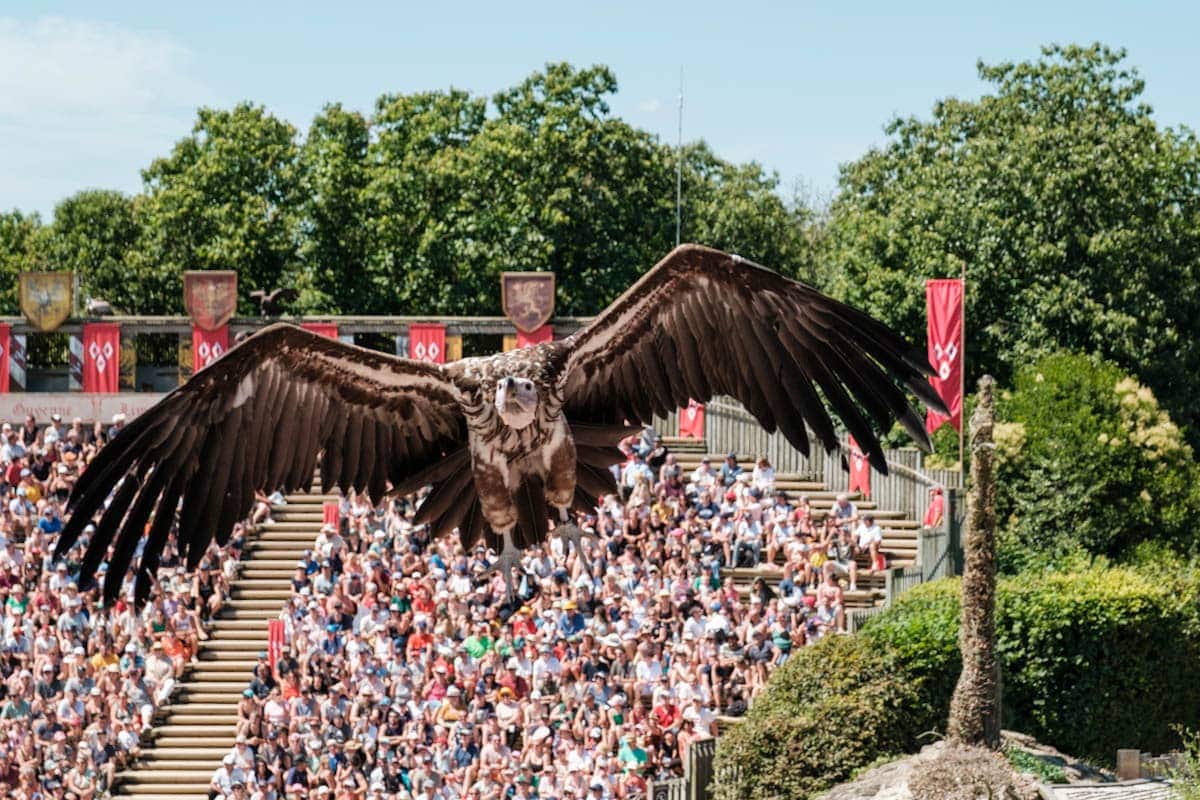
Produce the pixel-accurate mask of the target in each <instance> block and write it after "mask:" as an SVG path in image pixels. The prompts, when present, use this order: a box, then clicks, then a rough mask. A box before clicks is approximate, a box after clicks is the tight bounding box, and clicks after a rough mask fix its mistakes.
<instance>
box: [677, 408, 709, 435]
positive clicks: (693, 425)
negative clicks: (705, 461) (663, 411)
mask: <svg viewBox="0 0 1200 800" xmlns="http://www.w3.org/2000/svg"><path fill="white" fill-rule="evenodd" d="M679 435H680V436H684V437H687V438H689V439H703V438H704V404H703V403H697V402H696V401H695V400H689V401H688V405H687V408H681V409H679Z"/></svg>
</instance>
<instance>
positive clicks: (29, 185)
mask: <svg viewBox="0 0 1200 800" xmlns="http://www.w3.org/2000/svg"><path fill="white" fill-rule="evenodd" d="M971 5H975V4H968V3H962V2H954V3H951V2H924V3H907V4H897V3H873V2H860V3H858V4H847V3H838V4H833V3H830V4H811V3H759V2H748V1H746V0H743V1H742V2H729V0H723V1H722V2H707V1H706V0H695V1H694V2H688V3H677V4H671V3H652V2H639V3H630V2H607V3H591V4H583V3H567V2H552V3H494V2H489V3H473V2H458V3H446V2H441V3H439V2H432V3H431V2H422V3H404V2H391V3H351V2H341V3H330V2H321V3H304V2H290V3H277V2H265V1H260V2H245V0H243V2H240V3H226V2H206V3H173V2H168V3H164V2H161V0H160V1H159V2H154V3H133V2H128V3H94V2H87V3H84V2H77V3H38V2H26V3H21V4H17V3H15V2H12V0H0V208H4V209H8V208H14V207H16V208H20V209H23V210H26V211H39V212H41V213H42V214H43V215H45V216H49V214H50V212H51V211H52V209H53V207H54V204H55V202H57V201H58V200H60V199H61V198H63V197H65V196H66V195H69V194H71V193H73V192H75V191H77V190H79V189H83V188H89V187H106V188H115V189H121V190H124V191H130V192H132V191H137V190H138V189H139V187H140V175H139V170H140V169H141V168H142V167H144V166H146V165H147V164H148V163H149V162H150V160H151V159H152V158H154V157H155V156H158V155H162V154H164V153H166V152H167V151H168V150H169V148H170V146H171V144H172V143H173V142H174V141H175V140H177V139H179V138H180V137H181V136H183V135H185V134H186V133H187V131H188V130H189V128H190V126H191V123H192V120H193V118H194V111H195V109H196V107H197V106H198V105H201V104H205V105H215V106H228V105H231V104H233V103H235V102H237V101H239V100H244V99H245V100H252V101H254V102H257V103H261V104H263V105H265V106H267V107H268V108H269V109H270V110H271V111H273V112H274V113H276V114H279V115H280V116H283V117H285V118H287V119H288V120H290V121H292V122H293V123H295V124H296V125H297V126H298V127H300V128H301V129H302V130H303V129H304V128H306V127H307V124H308V122H309V120H311V118H312V116H313V114H314V113H316V111H317V110H318V109H319V108H320V107H321V106H322V105H323V104H324V103H326V102H328V101H335V100H336V101H341V102H342V103H344V104H345V105H348V106H351V107H354V108H358V109H361V110H364V111H365V110H369V109H370V108H371V106H372V104H373V101H374V99H375V98H376V97H377V96H378V95H380V94H381V93H383V92H406V91H414V90H420V89H432V88H444V87H447V86H451V85H453V86H456V87H459V88H464V89H468V90H471V91H473V92H476V93H484V94H491V93H492V92H494V91H495V90H497V89H500V88H503V87H506V86H510V85H512V84H514V83H516V82H517V81H519V80H520V79H521V78H523V77H524V76H525V75H527V74H529V72H531V71H532V70H534V69H537V68H538V67H540V66H541V65H542V64H544V63H545V62H547V61H559V60H566V61H570V62H572V63H575V64H580V65H582V64H592V63H604V64H608V65H609V66H611V67H612V68H613V69H614V70H615V72H616V74H617V77H618V79H619V81H620V84H621V91H620V93H619V94H618V96H617V97H616V98H615V100H614V102H613V104H612V105H613V109H614V111H615V112H616V113H617V114H619V115H620V116H622V117H624V118H625V119H627V120H628V121H630V122H631V123H633V124H636V125H638V126H641V127H644V128H647V129H649V130H651V131H654V132H656V133H659V134H660V135H662V136H664V137H665V138H667V139H668V140H669V141H674V139H675V125H676V103H677V94H678V80H679V70H680V67H682V68H683V70H684V81H685V88H684V93H685V109H684V137H685V139H696V138H703V139H706V140H707V141H708V142H709V143H710V144H711V145H712V146H713V148H714V149H715V150H716V151H717V152H718V153H719V154H720V155H722V156H724V157H726V158H730V159H734V160H739V161H740V160H749V159H754V160H757V161H759V162H761V163H763V164H764V165H766V166H767V167H768V168H770V169H774V170H777V171H778V172H779V175H780V177H781V178H782V180H783V182H784V184H785V186H787V187H790V186H791V185H793V183H795V182H796V181H803V182H805V183H806V184H807V185H808V186H809V187H811V189H812V190H813V191H815V192H816V193H817V194H818V195H824V196H827V195H828V194H830V193H831V192H832V190H833V189H834V187H835V185H836V180H837V167H838V164H839V163H842V162H844V161H847V160H851V159H853V158H855V157H857V156H858V155H859V154H861V153H863V152H864V151H865V150H866V149H867V148H869V147H870V146H871V145H873V144H879V143H881V142H882V141H883V140H884V136H883V133H882V126H883V125H884V124H885V123H886V121H887V120H888V119H890V118H891V117H893V116H895V115H897V114H899V115H910V114H916V115H918V116H926V115H927V114H928V112H929V109H930V108H931V106H932V104H933V102H934V100H935V99H937V98H939V97H945V96H948V95H957V96H961V97H972V96H977V95H978V94H979V93H980V91H981V90H982V85H981V84H980V83H979V81H978V80H977V78H976V74H975V62H976V59H978V58H983V59H984V60H986V61H1000V60H1021V59H1026V58H1032V57H1034V56H1035V55H1036V54H1037V50H1038V46H1039V45H1040V44H1042V43H1047V42H1053V41H1057V42H1064V43H1065V42H1072V41H1074V42H1091V41H1095V40H1099V41H1103V42H1106V43H1108V44H1111V45H1114V46H1124V47H1126V48H1128V50H1129V55H1130V61H1131V63H1133V64H1135V65H1136V66H1137V67H1138V68H1139V69H1140V71H1141V73H1142V76H1143V77H1144V78H1145V79H1146V81H1147V84H1148V86H1147V92H1146V98H1145V99H1146V100H1147V101H1148V102H1150V103H1151V104H1152V105H1153V106H1154V108H1155V111H1156V116H1157V119H1158V120H1159V121H1160V123H1163V124H1168V125H1178V124H1186V125H1189V126H1192V127H1200V88H1198V83H1197V77H1198V76H1200V48H1197V47H1195V43H1194V39H1195V33H1196V31H1197V30H1200V4H1197V3H1182V2H1180V3H1165V2H1142V3H1137V4H1134V3H1119V2H1109V1H1106V0H1093V1H1092V2H1087V3H1082V2H1059V3H1053V2H1044V0H1043V2H1036V3H1035V2H1025V0H1013V1H1011V2H1007V3H989V4H986V5H984V4H978V5H979V9H978V10H971V8H970V6H971ZM850 7H853V8H854V10H853V11H850V10H848V9H849V8H850ZM898 9H902V10H898Z"/></svg>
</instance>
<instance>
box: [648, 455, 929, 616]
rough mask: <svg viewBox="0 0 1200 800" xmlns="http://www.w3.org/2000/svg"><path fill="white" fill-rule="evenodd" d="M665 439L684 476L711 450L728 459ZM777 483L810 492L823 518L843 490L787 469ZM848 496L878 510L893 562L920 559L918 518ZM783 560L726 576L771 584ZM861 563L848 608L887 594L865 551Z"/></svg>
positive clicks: (745, 583) (746, 460)
mask: <svg viewBox="0 0 1200 800" xmlns="http://www.w3.org/2000/svg"><path fill="white" fill-rule="evenodd" d="M663 443H664V444H666V446H667V447H668V449H670V451H671V452H673V453H675V457H676V459H677V460H678V461H679V464H680V466H682V467H683V471H684V475H685V476H686V475H689V474H690V473H691V472H692V470H694V469H695V468H696V467H698V466H700V459H701V458H703V457H704V456H705V455H708V457H709V459H710V460H711V462H712V466H713V469H718V468H720V466H721V464H722V463H724V461H725V456H726V453H709V452H707V451H708V447H707V444H706V443H705V442H704V441H701V440H697V439H680V438H673V437H663ZM753 457H754V454H753V453H739V454H738V463H739V464H741V465H742V467H743V468H745V469H753V467H754V464H753V463H752V462H751V461H750V459H752V458H753ZM775 486H776V488H778V489H782V490H783V491H785V492H787V495H788V498H789V499H790V500H793V501H795V500H796V499H797V498H798V497H800V496H801V495H803V496H805V497H807V498H808V501H809V505H811V506H812V507H813V508H814V509H815V510H816V517H817V519H821V518H823V516H824V514H825V513H828V511H829V509H830V508H832V507H833V504H834V502H835V500H836V499H837V495H838V493H839V490H838V489H836V488H834V487H829V486H826V485H825V484H824V483H822V482H820V481H811V480H806V478H805V476H803V475H799V474H795V473H786V472H785V473H777V474H776V476H775ZM848 496H849V497H850V499H851V500H853V501H854V504H855V505H856V506H857V507H858V510H859V513H862V512H865V511H871V512H872V513H873V514H874V515H875V521H876V522H878V523H879V526H880V527H881V528H882V529H883V547H882V550H883V553H884V555H885V556H887V560H888V566H889V567H906V566H910V565H912V564H915V563H916V559H917V532H918V530H919V529H920V522H918V521H917V520H913V519H906V518H905V515H904V512H903V511H889V510H886V509H880V508H878V507H877V506H876V504H875V503H873V502H871V501H870V500H864V499H863V498H862V497H861V496H860V495H859V494H857V493H853V494H849V495H848ZM764 557H765V551H764ZM782 565H783V561H782V557H781V556H777V563H775V564H767V563H762V564H759V565H758V566H757V567H751V568H744V569H735V568H726V569H723V570H721V575H722V576H723V577H726V576H733V578H734V581H735V583H736V584H737V586H738V588H739V589H740V590H741V592H742V594H743V595H748V593H749V589H750V584H751V583H753V581H754V579H755V578H757V577H760V576H761V577H763V578H765V579H766V580H767V581H768V583H770V582H771V581H773V580H778V578H779V576H780V575H781V574H782ZM858 566H859V576H858V591H856V592H851V591H849V590H847V591H846V592H845V593H844V595H845V598H846V607H847V608H848V609H852V608H869V607H872V606H875V605H879V604H881V603H882V602H883V598H884V577H883V575H882V574H879V575H867V574H866V571H867V559H866V557H865V556H862V557H860V558H859V560H858Z"/></svg>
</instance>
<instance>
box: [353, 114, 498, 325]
mask: <svg viewBox="0 0 1200 800" xmlns="http://www.w3.org/2000/svg"><path fill="white" fill-rule="evenodd" d="M486 111H487V101H486V100H484V99H482V98H473V97H471V96H470V95H469V94H468V93H467V92H464V91H461V90H451V91H449V92H420V93H417V94H412V95H384V96H382V97H380V98H379V100H378V101H376V104H375V115H374V117H373V118H372V120H371V124H372V128H373V137H374V141H372V142H371V145H370V147H369V149H368V155H367V158H368V161H369V165H370V176H369V180H368V183H367V186H366V188H365V190H364V194H365V199H366V203H367V207H368V209H369V211H368V213H369V215H370V216H369V226H370V235H371V251H370V256H369V263H370V270H371V272H372V274H373V275H376V276H378V277H377V282H378V284H381V285H380V288H381V290H382V291H381V292H380V296H381V298H383V300H384V302H385V307H386V308H387V309H388V310H389V311H390V312H391V313H396V314H420V313H426V312H430V313H436V312H438V311H441V312H451V311H454V310H458V309H455V308H454V305H455V304H454V303H453V302H451V297H452V296H453V293H454V292H455V291H456V289H455V287H456V284H457V283H458V280H457V279H458V277H459V276H458V270H459V266H458V261H457V258H456V257H455V256H456V247H457V245H458V243H456V242H454V241H453V239H452V237H451V236H450V235H449V230H450V228H451V226H452V224H453V214H454V212H455V210H456V209H457V208H458V206H459V203H460V198H461V197H462V195H463V193H464V191H465V189H466V184H467V180H466V176H465V175H464V174H463V169H462V164H463V150H465V149H466V148H467V147H469V146H470V144H471V142H472V140H473V139H474V137H475V136H476V135H477V134H478V133H479V130H480V129H481V128H482V126H483V122H484V117H485V113H486ZM471 213H474V209H472V210H471Z"/></svg>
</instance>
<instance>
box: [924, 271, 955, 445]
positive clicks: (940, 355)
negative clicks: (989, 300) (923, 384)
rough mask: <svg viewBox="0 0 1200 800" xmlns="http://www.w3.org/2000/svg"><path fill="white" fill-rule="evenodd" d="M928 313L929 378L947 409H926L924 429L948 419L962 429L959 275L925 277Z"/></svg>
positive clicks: (945, 421) (939, 425) (935, 428)
mask: <svg viewBox="0 0 1200 800" xmlns="http://www.w3.org/2000/svg"><path fill="white" fill-rule="evenodd" d="M925 305H926V308H927V311H928V315H929V364H930V366H932V367H933V369H934V371H935V372H937V375H936V376H934V377H932V378H930V379H929V382H930V383H931V384H933V388H934V390H935V391H937V393H938V396H939V397H941V398H942V401H943V402H944V403H945V404H946V407H947V408H949V409H950V416H949V417H946V416H943V415H941V414H938V413H937V412H935V411H926V412H925V430H927V431H929V432H930V433H933V432H934V431H936V430H937V429H938V428H940V427H942V425H944V424H946V423H947V422H949V423H950V424H951V425H953V426H954V429H955V430H962V401H963V372H962V362H963V355H964V353H963V283H962V280H961V279H959V278H943V279H940V280H933V281H926V283H925Z"/></svg>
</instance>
